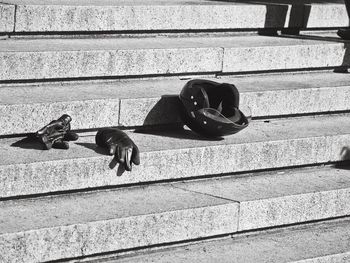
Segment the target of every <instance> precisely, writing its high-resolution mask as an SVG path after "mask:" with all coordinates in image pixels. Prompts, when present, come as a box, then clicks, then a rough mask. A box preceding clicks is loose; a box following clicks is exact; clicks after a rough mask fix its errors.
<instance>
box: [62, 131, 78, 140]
mask: <svg viewBox="0 0 350 263" xmlns="http://www.w3.org/2000/svg"><path fill="white" fill-rule="evenodd" d="M78 138H79V135H78V134H77V133H75V132H67V133H66V134H65V135H64V138H63V140H65V141H76V140H78Z"/></svg>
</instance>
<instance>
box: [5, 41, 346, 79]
mask: <svg viewBox="0 0 350 263" xmlns="http://www.w3.org/2000/svg"><path fill="white" fill-rule="evenodd" d="M0 50H1V52H0V80H14V79H21V80H24V79H48V78H82V77H107V76H125V75H148V74H156V75H158V74H175V73H176V74H178V73H193V72H197V73H198V72H207V73H208V72H221V71H223V72H242V71H259V70H277V69H279V70H281V69H295V68H315V67H335V66H340V65H343V66H348V65H349V61H348V55H347V51H346V47H344V44H343V43H341V42H335V41H334V39H333V40H332V39H329V38H328V37H322V36H319V37H316V39H315V37H311V39H298V38H285V37H264V36H244V37H242V36H236V37H232V36H229V37H186V38H180V37H178V38H170V37H168V38H165V37H159V38H143V39H126V38H122V39H55V40H53V39H41V40H7V41H2V42H0ZM28 68H30V69H31V71H28V70H27V69H28Z"/></svg>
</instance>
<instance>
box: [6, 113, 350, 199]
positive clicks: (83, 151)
mask: <svg viewBox="0 0 350 263" xmlns="http://www.w3.org/2000/svg"><path fill="white" fill-rule="evenodd" d="M349 118H350V117H349V115H340V116H334V115H333V116H330V117H320V116H319V117H303V118H293V119H287V120H273V121H269V122H263V121H259V122H258V121H257V122H252V123H251V125H250V126H249V127H248V128H247V129H245V130H243V131H241V132H240V133H238V134H236V135H233V136H227V137H226V138H225V139H224V140H218V141H208V140H203V139H202V138H201V137H199V136H196V135H194V134H193V133H192V132H190V131H187V130H184V131H164V132H158V133H156V132H154V134H141V133H130V137H131V138H132V139H133V140H134V141H135V143H136V144H137V145H138V146H139V149H140V151H141V164H140V165H139V166H135V167H133V171H132V172H131V173H128V172H125V173H123V174H122V171H121V170H120V169H117V167H116V168H114V169H111V168H110V165H112V167H113V163H114V162H113V161H112V159H111V157H110V156H105V155H103V154H105V152H104V151H102V150H101V149H99V148H97V147H96V144H95V138H94V134H92V136H88V135H85V136H84V134H82V136H81V138H80V139H79V141H77V142H75V143H71V144H70V145H71V147H70V149H69V151H64V150H55V149H53V150H50V151H42V150H38V145H35V144H33V143H28V142H27V143H26V142H23V141H21V140H20V138H10V139H2V140H1V144H0V156H1V159H0V193H1V196H2V197H8V196H16V195H25V194H34V193H43V192H52V191H61V190H68V189H81V188H89V187H97V186H105V185H120V184H128V183H136V182H145V181H157V180H164V179H174V178H186V177H193V176H201V175H211V174H221V173H232V172H239V171H250V170H256V169H267V168H277V167H286V166H295V165H305V164H315V163H324V162H331V161H339V160H344V159H345V160H347V159H349V149H350V143H349V142H350V133H349V130H350V121H349ZM121 174H122V176H118V175H121Z"/></svg>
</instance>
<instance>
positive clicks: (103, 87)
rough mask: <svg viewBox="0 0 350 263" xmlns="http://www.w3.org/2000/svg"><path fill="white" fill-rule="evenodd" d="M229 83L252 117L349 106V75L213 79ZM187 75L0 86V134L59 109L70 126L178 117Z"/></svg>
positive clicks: (30, 128)
mask: <svg viewBox="0 0 350 263" xmlns="http://www.w3.org/2000/svg"><path fill="white" fill-rule="evenodd" d="M213 80H214V81H217V82H226V83H233V84H235V85H236V86H237V88H238V89H239V91H240V92H241V106H249V107H250V108H251V110H252V114H253V116H254V117H261V116H276V115H286V114H303V113H312V112H332V111H344V110H350V103H349V101H350V86H349V81H350V76H349V75H347V74H335V73H316V74H296V75H285V74H284V75H272V76H258V77H253V76H250V77H248V78H241V77H236V78H222V79H213ZM187 81H188V80H179V79H170V80H165V79H163V80H140V81H135V80H133V81H116V82H101V83H85V82H83V83H81V84H79V83H77V84H57V85H53V84H43V85H29V86H28V85H16V86H5V85H3V86H2V87H1V89H0V123H2V125H1V127H0V134H16V133H28V132H34V131H36V130H38V129H40V128H41V127H42V126H44V125H45V124H46V123H48V122H49V121H51V120H53V119H56V118H57V117H59V116H60V115H61V114H62V113H68V114H70V115H71V116H72V118H73V121H72V127H73V129H86V128H98V127H107V126H118V125H121V126H142V125H154V124H169V123H175V122H179V121H180V119H179V114H178V94H180V91H181V89H182V87H183V86H184V85H185V84H186V82H187Z"/></svg>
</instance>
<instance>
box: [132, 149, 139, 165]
mask: <svg viewBox="0 0 350 263" xmlns="http://www.w3.org/2000/svg"><path fill="white" fill-rule="evenodd" d="M131 161H132V162H133V163H134V164H136V165H139V164H140V151H139V148H138V147H137V146H136V145H134V147H133V150H132V156H131Z"/></svg>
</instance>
